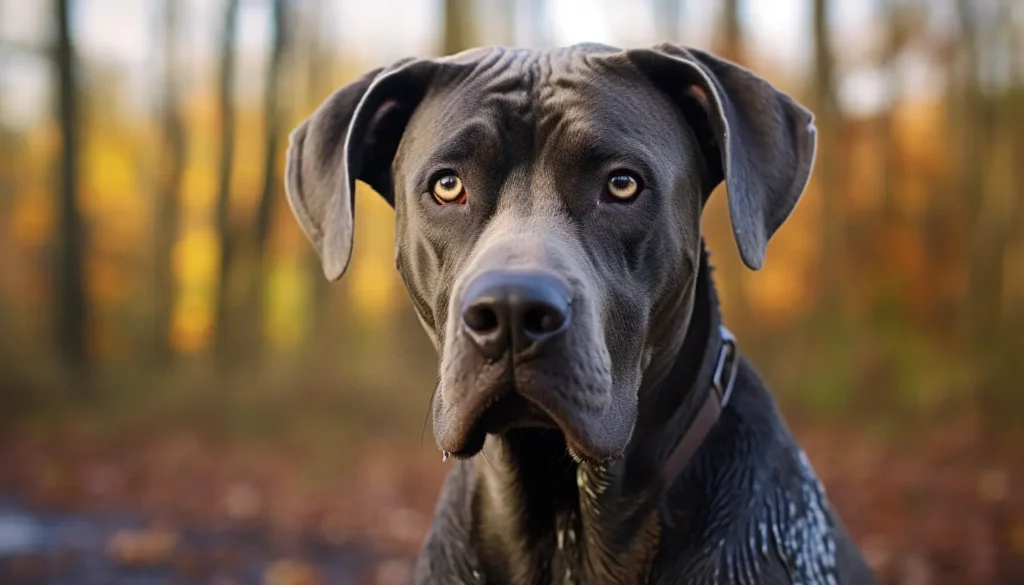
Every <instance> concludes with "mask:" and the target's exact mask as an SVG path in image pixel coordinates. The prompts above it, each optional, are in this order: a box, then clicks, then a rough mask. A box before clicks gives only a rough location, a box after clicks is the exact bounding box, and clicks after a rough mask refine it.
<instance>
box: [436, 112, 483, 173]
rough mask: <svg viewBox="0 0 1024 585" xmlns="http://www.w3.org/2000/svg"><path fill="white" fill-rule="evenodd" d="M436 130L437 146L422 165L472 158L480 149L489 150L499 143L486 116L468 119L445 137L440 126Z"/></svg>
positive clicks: (462, 160)
mask: <svg viewBox="0 0 1024 585" xmlns="http://www.w3.org/2000/svg"><path fill="white" fill-rule="evenodd" d="M441 126H442V127H443V124H442V125H441ZM437 132H438V134H440V135H437V136H435V138H434V140H435V142H436V144H437V146H435V148H433V149H432V151H431V152H430V154H429V155H428V156H427V158H426V159H425V160H424V162H423V165H424V166H427V167H431V166H435V165H438V164H443V163H456V162H464V161H468V160H472V159H473V158H474V157H475V156H476V155H477V154H479V153H480V152H481V150H485V149H486V150H491V149H493V148H494V147H495V146H496V145H497V144H498V143H499V137H498V132H497V130H496V129H495V128H494V125H493V123H492V122H491V121H490V120H489V119H488V118H487V117H486V116H477V117H474V118H472V119H470V120H469V121H467V122H465V123H464V124H463V125H462V126H460V127H459V128H458V129H457V130H455V131H454V133H452V134H451V135H450V136H447V137H446V136H444V135H443V134H441V132H442V129H441V128H437Z"/></svg>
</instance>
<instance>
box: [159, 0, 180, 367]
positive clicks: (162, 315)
mask: <svg viewBox="0 0 1024 585" xmlns="http://www.w3.org/2000/svg"><path fill="white" fill-rule="evenodd" d="M177 7H178V1H177V0H164V71H163V73H164V88H163V90H164V95H163V104H162V112H161V118H162V124H163V140H164V146H163V159H164V160H163V161H162V163H163V164H164V165H166V166H165V167H164V168H163V172H162V173H161V174H160V178H161V181H162V183H163V185H162V189H161V191H160V195H159V199H158V201H157V206H156V217H155V218H154V228H155V240H156V242H155V250H154V261H153V268H154V282H155V284H156V286H155V289H156V290H155V291H154V294H155V296H156V298H155V304H156V311H155V312H156V316H155V322H156V323H155V331H154V340H153V342H154V347H153V349H154V354H155V356H156V358H157V360H158V361H160V362H162V363H165V364H166V363H167V362H169V361H170V360H171V359H172V358H173V353H174V352H173V348H172V347H171V319H172V316H173V312H174V299H175V290H176V282H175V278H174V265H173V254H174V243H175V241H177V238H178V226H179V220H180V216H181V211H180V196H181V181H182V175H183V174H184V172H185V148H186V143H185V129H184V126H183V124H182V120H181V112H180V103H179V101H180V96H179V90H178V82H177V78H178V73H179V71H178V67H177V58H176V49H177V42H176V38H177V35H178V10H177Z"/></svg>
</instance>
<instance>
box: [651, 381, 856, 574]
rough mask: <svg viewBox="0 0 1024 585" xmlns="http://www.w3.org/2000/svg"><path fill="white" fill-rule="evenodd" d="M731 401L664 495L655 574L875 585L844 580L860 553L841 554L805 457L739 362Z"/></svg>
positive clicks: (834, 524)
mask: <svg viewBox="0 0 1024 585" xmlns="http://www.w3.org/2000/svg"><path fill="white" fill-rule="evenodd" d="M733 396H734V398H733V400H732V401H731V403H730V405H729V407H728V408H727V409H726V410H725V412H724V413H723V415H722V418H721V420H720V422H719V426H718V428H716V429H715V430H714V431H713V433H712V434H711V435H710V436H709V437H708V441H707V443H706V444H705V445H704V446H703V447H702V449H701V451H700V453H698V455H697V457H696V458H695V460H694V462H693V466H692V467H691V469H690V470H689V471H688V472H687V474H686V475H685V476H683V477H682V478H680V481H679V483H678V484H677V485H676V486H674V487H673V488H672V490H671V491H670V492H669V496H668V498H667V501H666V510H665V514H664V516H665V519H666V521H665V524H666V526H665V532H666V538H665V539H664V540H663V543H662V551H663V552H664V554H662V555H661V557H663V558H661V559H659V565H660V570H658V571H657V572H658V573H659V574H663V575H666V576H668V575H671V576H673V577H678V576H684V577H685V582H687V583H742V584H748V583H749V584H754V583H758V584H760V583H765V584H773V583H780V584H787V585H788V584H790V583H822V584H833V583H858V584H859V583H870V582H873V581H863V580H861V579H860V578H854V579H846V578H843V576H844V575H853V574H860V571H859V570H858V569H859V567H860V565H859V564H858V562H859V554H858V553H856V552H854V553H852V556H851V553H849V551H848V550H847V548H848V547H849V546H852V543H851V542H850V541H849V538H848V536H847V535H846V532H845V529H844V528H843V527H842V525H841V524H840V523H839V522H838V521H837V519H836V516H835V514H833V512H832V510H831V508H830V505H829V502H828V499H827V497H826V495H825V491H824V488H823V487H822V485H821V483H820V482H819V480H818V478H817V476H816V474H815V472H814V470H813V468H812V466H811V464H810V462H809V461H808V459H807V456H806V455H805V454H804V452H803V450H802V449H801V448H800V446H799V445H798V444H797V442H796V441H795V439H794V438H793V436H792V435H791V433H790V431H789V429H788V428H787V427H786V425H785V423H784V422H783V419H782V417H781V415H780V414H779V412H778V409H777V407H776V405H775V402H774V400H773V399H772V398H771V396H770V394H769V393H768V390H767V389H766V387H765V386H764V384H763V382H762V381H761V380H760V378H759V377H758V375H757V373H756V372H755V371H754V370H753V368H751V367H750V366H749V364H747V363H746V362H745V361H744V362H742V363H741V365H740V371H739V375H738V378H737V381H736V387H735V390H734V395H733ZM680 551H684V552H683V554H679V553H680ZM842 565H850V567H846V566H842ZM868 574H869V573H868ZM666 582H668V583H673V582H675V581H672V580H671V579H670V580H668V581H666ZM680 582H684V581H680Z"/></svg>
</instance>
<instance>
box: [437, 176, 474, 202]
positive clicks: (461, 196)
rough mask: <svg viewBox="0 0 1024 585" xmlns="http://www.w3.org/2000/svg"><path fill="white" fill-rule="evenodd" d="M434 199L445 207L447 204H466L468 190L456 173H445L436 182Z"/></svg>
mask: <svg viewBox="0 0 1024 585" xmlns="http://www.w3.org/2000/svg"><path fill="white" fill-rule="evenodd" d="M434 199H437V202H438V203H440V204H442V205H444V204H446V203H465V202H466V190H465V188H463V186H462V179H460V178H459V176H458V175H456V174H455V173H445V174H443V175H441V176H440V177H439V178H438V179H437V180H436V181H434Z"/></svg>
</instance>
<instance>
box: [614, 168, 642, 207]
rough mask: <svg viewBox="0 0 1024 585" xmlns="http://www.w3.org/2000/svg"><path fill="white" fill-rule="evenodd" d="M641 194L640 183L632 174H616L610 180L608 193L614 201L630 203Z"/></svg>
mask: <svg viewBox="0 0 1024 585" xmlns="http://www.w3.org/2000/svg"><path fill="white" fill-rule="evenodd" d="M639 192H640V181H638V180H637V179H636V177H634V176H633V175H632V174H630V173H625V172H616V173H613V174H612V176H611V177H609V178H608V193H609V194H610V195H611V196H612V198H613V199H616V200H619V201H628V200H630V199H632V198H634V197H636V195H637V193H639Z"/></svg>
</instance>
